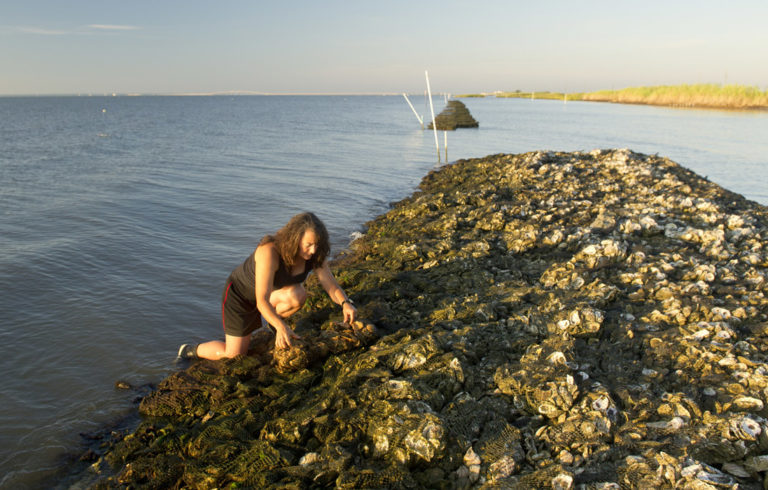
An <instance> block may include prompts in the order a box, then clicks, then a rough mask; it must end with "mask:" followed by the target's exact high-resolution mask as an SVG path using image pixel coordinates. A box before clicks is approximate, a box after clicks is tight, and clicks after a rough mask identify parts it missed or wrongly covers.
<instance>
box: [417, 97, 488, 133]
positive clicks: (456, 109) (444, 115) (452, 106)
mask: <svg viewBox="0 0 768 490" xmlns="http://www.w3.org/2000/svg"><path fill="white" fill-rule="evenodd" d="M435 125H436V126H437V129H439V130H440V131H453V130H455V129H456V128H476V127H478V126H479V123H478V122H477V121H475V118H474V117H472V114H470V113H469V109H467V106H466V105H464V103H463V102H461V101H460V100H449V101H448V105H447V106H446V107H445V109H443V111H442V112H441V113H440V114H438V115H437V116H436V117H435ZM427 127H428V128H429V129H433V126H432V123H429V125H428V126H427Z"/></svg>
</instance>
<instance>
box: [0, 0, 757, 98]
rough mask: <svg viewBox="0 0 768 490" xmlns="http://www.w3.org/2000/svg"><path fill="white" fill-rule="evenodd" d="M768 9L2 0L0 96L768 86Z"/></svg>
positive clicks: (484, 0)
mask: <svg viewBox="0 0 768 490" xmlns="http://www.w3.org/2000/svg"><path fill="white" fill-rule="evenodd" d="M766 19H768V1H766V0H756V1H752V0H750V1H746V0H744V1H740V0H734V1H724V0H723V1H709V0H699V1H688V0H666V1H655V0H647V1H642V2H639V1H633V0H621V1H617V0H610V1H602V0H601V1H593V0H581V1H578V2H576V1H573V0H568V1H554V0H552V1H549V0H537V1H534V2H530V1H528V2H516V1H512V0H499V1H496V0H474V1H472V2H468V1H463V2H459V1H450V0H443V1H432V0H409V1H402V0H386V1H384V0H378V1H369V0H346V1H337V0H327V1H321V0H311V1H309V0H307V1H295V0H280V1H261V0H249V1H245V0H218V1H200V0H185V1H181V0H151V1H146V0H131V1H126V0H120V1H115V0H98V1H96V0H69V1H66V2H65V1H61V0H3V1H2V3H0V95H43V94H111V93H118V94H135V93H141V94H194V93H220V92H230V91H243V92H257V93H348V94H355V93H402V92H408V93H423V91H424V89H425V76H424V73H425V71H428V72H429V78H430V82H431V86H432V91H433V92H435V93H438V92H441V93H445V92H447V93H451V94H461V93H480V92H493V91H497V90H503V91H514V90H523V91H527V90H549V91H558V92H581V91H593V90H601V89H619V88H624V87H630V86H644V85H676V84H694V83H717V84H741V85H750V86H757V87H759V88H760V89H762V90H766V89H768V56H767V55H768V28H766V24H765V22H766Z"/></svg>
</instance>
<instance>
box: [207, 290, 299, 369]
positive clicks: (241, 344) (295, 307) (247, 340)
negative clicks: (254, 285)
mask: <svg viewBox="0 0 768 490" xmlns="http://www.w3.org/2000/svg"><path fill="white" fill-rule="evenodd" d="M306 301H307V291H306V290H305V289H304V286H302V285H301V284H292V285H290V286H286V287H284V288H280V289H278V290H275V291H272V294H271V295H270V296H269V302H270V303H271V304H272V307H273V308H274V309H275V311H276V312H277V314H278V315H280V316H281V317H283V318H288V317H289V316H291V315H293V314H294V313H296V312H297V311H299V310H300V309H301V307H302V306H304V303H305V302H306ZM225 338H226V342H222V341H220V340H211V341H210V342H205V343H203V344H200V345H198V346H197V357H201V358H203V359H211V360H213V361H215V360H218V359H221V358H223V357H235V356H237V355H240V354H243V355H244V354H246V353H247V352H248V347H250V344H251V336H250V335H246V336H245V337H236V336H234V335H229V334H226V335H225Z"/></svg>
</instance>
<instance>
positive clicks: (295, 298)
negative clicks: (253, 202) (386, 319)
mask: <svg viewBox="0 0 768 490" xmlns="http://www.w3.org/2000/svg"><path fill="white" fill-rule="evenodd" d="M329 253H330V244H329V241H328V231H327V230H326V228H325V225H324V224H323V222H322V221H320V219H318V217H317V216H315V215H314V214H312V213H302V214H298V215H296V216H294V217H293V218H291V220H290V221H289V222H288V223H287V224H286V225H285V226H284V227H283V228H282V229H281V230H280V231H278V232H277V233H276V234H275V235H274V236H271V235H267V236H266V237H264V238H263V239H262V240H261V243H259V246H258V247H256V250H255V251H254V252H253V254H251V255H250V256H249V257H248V258H247V259H245V262H243V263H242V264H241V265H240V266H239V267H237V268H236V269H235V270H234V271H232V274H230V275H229V278H228V279H227V285H226V287H225V288H224V293H223V295H222V305H221V309H222V321H223V322H224V333H225V339H226V342H221V341H220V340H212V341H210V342H205V343H203V344H199V345H198V346H197V347H196V348H195V346H194V345H190V344H184V345H182V346H181V348H180V349H179V357H182V358H191V357H201V358H204V359H213V360H216V359H221V358H222V357H235V356H237V355H239V354H245V353H247V352H248V347H249V344H250V338H251V337H250V335H251V332H253V331H254V330H256V329H257V328H259V327H261V326H262V325H264V324H266V323H269V324H270V325H272V326H273V327H274V329H275V331H276V337H275V347H276V348H278V349H287V348H288V347H290V346H291V340H292V339H298V338H300V337H299V336H298V335H296V333H294V331H293V330H292V329H291V327H289V326H288V324H287V323H286V321H285V319H286V318H288V317H289V316H291V315H292V314H294V313H296V312H297V311H299V310H300V309H301V307H302V306H303V305H304V302H305V301H306V300H307V292H306V291H305V289H304V286H303V282H304V280H305V279H306V278H307V275H308V274H309V273H310V272H311V271H313V270H314V271H315V272H316V273H317V278H318V280H319V281H320V284H321V285H322V286H323V289H325V291H326V292H327V293H328V296H329V297H330V298H331V300H332V301H333V302H335V303H336V304H339V305H341V307H342V309H343V311H344V321H345V322H353V321H354V320H355V315H356V314H357V310H356V309H355V307H354V306H353V304H352V301H351V300H350V299H349V298H348V297H347V295H346V294H345V293H344V291H343V290H342V289H341V287H339V284H338V283H337V282H336V279H335V278H334V277H333V275H332V274H331V270H330V268H329V266H328V262H327V261H326V258H327V257H328V254H329Z"/></svg>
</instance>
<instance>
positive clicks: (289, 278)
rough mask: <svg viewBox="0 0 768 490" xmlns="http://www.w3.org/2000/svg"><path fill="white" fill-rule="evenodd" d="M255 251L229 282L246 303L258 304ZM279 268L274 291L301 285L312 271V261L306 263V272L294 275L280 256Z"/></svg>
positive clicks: (276, 273)
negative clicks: (292, 285)
mask: <svg viewBox="0 0 768 490" xmlns="http://www.w3.org/2000/svg"><path fill="white" fill-rule="evenodd" d="M254 255H255V251H254V253H251V254H250V255H249V256H248V257H247V258H246V259H245V260H244V261H243V263H242V264H240V265H239V266H237V267H236V268H235V270H233V271H232V273H231V274H230V275H229V280H228V282H231V283H232V287H233V288H234V289H235V291H236V292H237V293H238V294H239V295H240V296H241V297H242V298H243V299H244V300H246V301H248V302H252V303H254V304H255V303H256V283H255V280H254V270H255V258H254ZM278 260H279V262H278V266H277V270H276V271H275V278H274V279H273V281H272V284H273V286H272V287H273V288H274V289H280V288H284V287H285V286H288V285H291V284H301V283H302V282H304V280H305V279H306V278H307V276H308V275H309V273H310V272H311V271H312V260H308V261H306V263H305V264H304V270H303V271H302V272H300V273H299V274H296V275H293V274H291V272H290V271H289V270H288V268H287V267H286V265H285V263H284V262H283V258H282V257H280V256H279V254H278Z"/></svg>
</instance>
